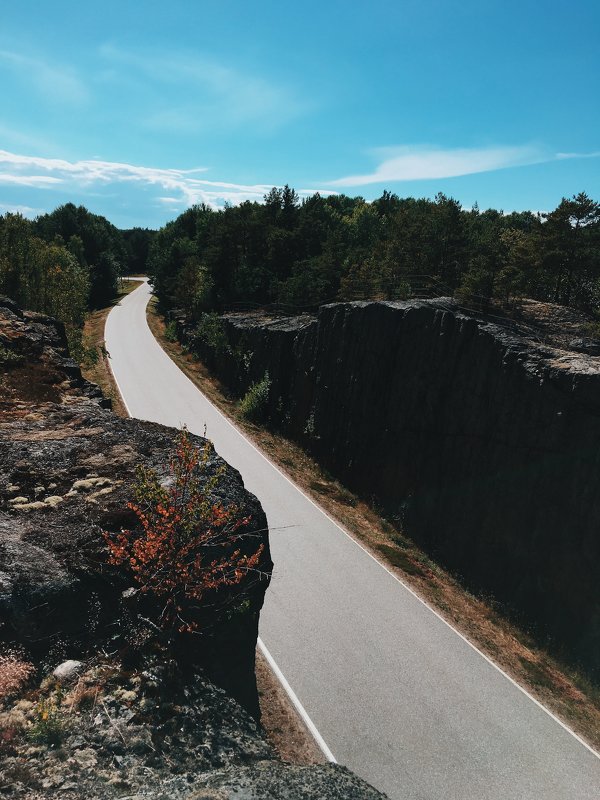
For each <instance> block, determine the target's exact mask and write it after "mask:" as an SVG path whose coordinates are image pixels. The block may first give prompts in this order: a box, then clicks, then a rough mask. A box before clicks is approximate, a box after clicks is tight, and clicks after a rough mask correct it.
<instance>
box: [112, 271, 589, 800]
mask: <svg viewBox="0 0 600 800" xmlns="http://www.w3.org/2000/svg"><path fill="white" fill-rule="evenodd" d="M149 298H150V288H149V286H148V285H147V284H143V285H142V286H141V287H140V288H138V289H136V290H135V291H134V292H132V293H131V294H129V295H128V296H127V297H125V298H124V299H123V300H122V301H121V303H120V304H119V305H118V306H116V307H115V308H114V309H113V310H112V311H111V313H110V314H109V316H108V320H107V324H106V346H107V349H108V351H109V353H110V356H111V362H110V363H111V366H112V370H113V373H114V376H115V378H116V380H117V383H118V385H119V387H120V390H121V393H122V395H123V398H124V400H125V403H126V405H127V407H128V409H129V411H130V413H131V415H132V416H134V417H138V418H139V419H146V420H152V421H154V422H160V423H162V424H164V425H171V426H175V427H179V426H181V425H183V424H185V425H187V427H188V428H189V429H190V431H192V432H193V433H198V434H202V433H203V431H204V427H205V425H206V429H207V435H208V436H209V437H210V438H211V439H212V440H213V442H214V444H215V447H216V449H217V451H218V452H219V453H220V455H221V456H223V458H225V459H226V460H227V461H229V462H230V463H231V464H233V465H234V466H235V467H237V469H239V471H240V472H241V474H242V476H243V478H244V482H245V484H246V486H247V487H248V489H250V491H252V492H254V494H256V495H257V496H258V498H259V499H260V501H261V503H262V505H263V507H264V509H265V511H266V513H267V517H268V519H269V525H270V530H271V548H272V552H273V560H274V562H275V573H274V576H273V582H272V584H271V589H270V590H269V592H268V594H267V599H266V603H265V606H264V610H263V613H262V616H261V626H260V627H261V638H262V640H263V641H264V643H265V644H266V647H267V648H268V650H269V651H270V652H271V654H272V656H273V657H274V659H275V661H276V662H277V664H278V666H279V667H280V669H281V671H282V672H283V674H284V675H285V677H286V678H287V680H288V682H289V684H290V685H291V687H292V689H293V690H294V691H295V693H296V695H297V696H298V698H299V700H300V702H301V703H302V705H303V706H304V708H305V709H306V711H307V712H308V714H309V715H310V718H311V719H312V720H313V722H314V724H315V725H316V727H317V728H318V730H319V731H320V733H321V735H322V736H323V738H324V740H325V742H327V745H328V746H329V747H330V748H331V751H332V752H333V754H334V755H335V758H336V759H337V760H338V761H339V762H340V763H342V764H346V765H347V766H348V767H350V768H351V769H353V770H354V771H355V772H357V773H358V774H359V775H360V776H362V777H363V778H365V779H366V780H367V781H369V782H370V783H372V784H373V785H374V786H376V787H377V788H378V789H380V790H382V791H384V792H386V793H387V794H388V795H389V796H390V797H391V798H398V800H400V798H403V799H406V798H410V799H411V800H417V799H418V800H442V799H443V800H541V799H542V798H543V800H598V798H600V758H599V757H598V756H597V755H596V754H595V753H594V752H593V751H591V750H590V749H589V748H588V747H587V746H586V745H584V744H583V743H582V742H581V741H580V740H578V739H577V738H576V737H575V736H574V735H573V734H572V733H570V732H569V731H568V730H566V729H565V728H564V727H563V726H562V725H561V724H560V723H559V722H558V721H557V720H556V719H555V718H554V717H552V716H551V715H550V714H549V713H548V712H546V711H545V710H544V709H543V708H541V707H540V706H539V705H538V704H537V703H536V702H535V701H534V700H533V699H532V698H530V697H529V696H528V695H526V694H525V693H524V692H523V691H522V690H521V689H519V688H518V687H517V686H516V685H515V684H514V683H513V682H512V681H511V680H510V679H509V678H507V676H505V675H504V674H503V673H502V672H501V671H499V670H498V669H497V668H496V667H495V666H494V665H493V664H491V663H490V662H489V661H488V660H487V659H486V658H485V657H484V656H482V655H481V654H480V653H479V652H478V651H477V650H476V649H475V648H473V647H472V646H471V645H470V644H469V643H468V642H467V641H466V640H465V639H463V638H462V637H461V636H460V635H459V634H458V633H457V632H456V631H454V629H452V628H451V627H450V626H449V625H448V624H446V623H445V622H444V621H443V620H441V619H440V618H439V617H438V616H437V615H436V614H435V612H433V611H432V610H431V609H430V608H429V607H428V606H426V605H425V604H424V603H423V602H422V601H420V600H419V599H418V598H417V597H416V596H415V595H414V594H413V593H412V592H411V591H410V590H409V589H408V588H407V587H405V586H404V585H403V584H402V583H401V582H400V581H399V580H398V579H397V578H395V577H394V576H393V575H391V574H390V573H389V572H387V571H386V569H385V568H383V567H382V566H381V564H379V563H378V562H377V561H376V560H375V559H374V558H372V557H371V556H370V555H369V554H368V553H366V552H365V551H364V550H363V549H362V548H361V546H360V545H358V544H357V543H356V542H355V541H354V540H353V539H351V538H350V537H349V536H348V535H347V534H346V533H345V532H344V531H342V530H341V529H340V528H339V527H338V526H337V525H336V524H335V523H334V522H333V521H332V520H330V519H329V518H328V517H327V516H326V515H325V514H324V512H322V511H321V510H320V509H319V508H318V507H317V506H316V505H315V504H314V503H313V502H312V501H311V500H309V499H308V498H307V497H306V496H305V495H304V494H303V493H302V492H301V491H300V490H299V489H298V488H297V487H295V486H294V485H293V484H292V483H291V482H290V481H289V480H288V479H287V478H286V477H285V476H283V475H282V474H281V473H280V472H279V471H278V470H277V468H276V467H275V466H274V465H273V464H271V462H270V461H268V460H267V459H266V458H265V457H264V456H263V455H262V454H261V453H259V451H258V450H256V448H255V447H254V446H253V445H252V444H251V443H250V442H249V441H248V440H247V439H246V438H245V437H244V436H243V435H242V434H241V433H240V432H239V431H238V430H237V429H236V428H235V427H234V426H233V425H232V424H231V423H230V422H229V421H228V420H227V419H226V418H225V417H224V416H223V415H222V414H221V413H220V412H219V411H218V410H217V409H216V408H215V407H214V406H213V405H211V403H210V402H209V401H208V400H207V399H206V398H205V397H204V396H203V395H202V394H201V392H200V391H199V390H198V389H197V388H196V387H195V386H194V385H193V384H192V383H191V381H190V380H189V379H188V378H187V377H186V376H185V375H184V374H183V373H182V372H181V371H180V370H179V369H178V367H177V366H175V364H174V363H173V362H172V361H171V360H170V358H169V357H168V356H167V355H166V354H165V352H164V351H163V350H162V348H161V347H160V346H159V344H158V343H157V342H156V340H155V339H154V337H153V336H152V333H151V332H150V330H149V328H148V326H147V323H146V314H145V311H146V304H147V302H148V300H149Z"/></svg>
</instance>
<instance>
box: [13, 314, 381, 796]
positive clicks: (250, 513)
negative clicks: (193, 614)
mask: <svg viewBox="0 0 600 800" xmlns="http://www.w3.org/2000/svg"><path fill="white" fill-rule="evenodd" d="M105 405H107V404H106V401H104V399H103V398H102V395H101V393H100V391H99V390H98V389H97V387H94V386H92V385H91V384H89V383H87V382H86V381H84V380H83V379H82V378H81V374H80V372H79V369H78V367H77V365H76V364H75V363H74V362H72V361H71V360H70V359H69V357H68V353H67V350H66V340H65V337H64V331H63V330H62V328H61V326H60V325H59V324H58V323H56V322H55V321H53V320H50V319H48V318H46V317H43V316H42V315H38V314H29V313H23V312H22V311H21V310H20V309H18V308H17V307H16V306H15V305H14V304H13V303H12V302H11V301H8V300H5V299H0V795H2V796H6V797H24V798H25V797H28V798H40V797H65V798H78V797H84V796H85V797H88V798H96V797H98V798H112V797H128V798H138V797H139V798H165V799H166V798H182V799H183V798H189V800H191V799H192V798H196V799H197V800H200V798H233V797H235V798H280V797H281V798H325V797H327V798H359V799H360V798H365V799H366V798H376V797H380V796H381V795H379V793H377V792H376V791H375V790H374V789H372V788H371V787H369V786H368V785H367V784H365V783H364V782H363V781H361V780H360V779H359V778H357V777H356V776H354V775H352V774H351V773H350V772H348V771H347V770H345V769H344V768H342V767H339V766H337V765H326V766H310V767H299V766H294V765H290V764H287V763H284V762H281V761H280V760H278V758H277V756H276V755H275V753H274V752H273V750H272V749H271V747H270V745H269V744H268V743H267V741H266V739H265V738H264V735H263V733H262V731H261V729H260V725H259V723H258V722H257V719H258V715H259V712H258V701H257V693H256V681H255V676H254V652H255V646H256V636H257V628H258V615H259V611H260V608H261V606H262V602H263V597H264V592H265V590H266V588H267V585H268V580H269V576H270V572H271V560H270V555H269V548H268V535H267V527H266V519H265V517H264V513H263V511H262V509H261V507H260V504H259V503H258V501H257V500H256V498H255V497H254V496H253V495H251V494H249V493H248V492H247V491H246V490H245V489H244V486H243V482H242V480H241V477H240V476H239V474H238V473H237V472H236V471H235V470H233V469H232V468H231V467H229V466H228V465H226V464H224V463H223V462H222V461H221V460H220V459H219V458H218V457H217V456H216V455H213V456H212V457H211V460H210V463H209V471H210V473H211V474H212V475H214V474H217V475H218V481H217V482H216V485H215V486H214V488H213V489H212V490H211V497H213V499H214V501H215V502H217V501H218V502H221V503H222V504H223V505H224V506H225V507H230V506H235V507H236V509H237V510H238V511H239V514H240V516H241V517H243V518H244V519H247V522H246V523H245V529H244V535H245V537H246V540H247V541H249V542H250V543H251V547H252V548H253V549H256V548H257V547H259V546H260V545H262V550H261V563H260V564H259V568H258V570H257V571H256V574H258V575H259V576H260V578H259V579H257V578H256V577H254V578H253V579H252V581H244V582H242V584H240V586H238V587H235V589H234V590H232V592H234V593H235V592H238V593H239V599H241V600H243V602H237V601H236V597H235V596H232V603H231V608H232V612H231V613H230V614H228V615H226V616H225V617H223V616H222V615H220V616H219V617H217V616H215V619H214V620H213V621H212V623H213V624H210V622H211V621H210V619H208V620H207V614H208V617H210V612H206V613H205V614H204V617H203V623H204V626H203V630H204V631H205V633H204V634H203V635H202V636H195V637H192V638H191V639H190V642H187V643H186V644H185V646H184V647H181V648H180V650H177V648H173V647H172V646H171V644H169V645H167V644H165V643H164V642H161V641H155V640H153V638H152V636H151V635H150V634H149V630H148V628H147V627H144V625H143V624H140V623H139V614H138V615H137V616H136V613H135V612H133V611H132V610H131V608H130V606H129V605H128V603H127V602H126V601H124V599H123V593H124V592H125V597H127V596H128V593H127V592H126V590H127V589H129V588H130V586H131V577H130V576H128V575H127V573H126V572H125V571H124V570H123V569H122V568H118V567H115V566H111V565H109V564H108V563H107V554H106V547H105V540H104V537H103V535H102V532H103V531H108V532H118V531H120V530H121V529H123V528H130V527H132V526H133V525H135V524H136V518H135V517H134V515H133V513H132V511H130V510H129V509H128V507H127V503H128V502H129V501H131V500H132V492H133V488H132V487H133V483H134V473H135V468H136V466H138V465H140V464H141V465H145V466H146V467H151V468H153V469H154V470H156V471H157V472H158V473H159V475H163V474H164V475H165V478H166V477H167V472H168V466H167V465H168V462H169V454H170V452H171V449H172V446H173V441H174V435H175V434H174V432H173V431H172V430H169V429H167V428H164V427H162V426H158V425H154V424H151V423H144V422H139V421H135V420H122V419H120V418H118V417H116V416H115V415H113V414H112V413H111V412H110V411H109V410H107V409H106V408H103V406H105ZM195 441H197V442H198V443H199V444H200V443H201V440H198V439H196V440H195ZM182 652H185V658H182Z"/></svg>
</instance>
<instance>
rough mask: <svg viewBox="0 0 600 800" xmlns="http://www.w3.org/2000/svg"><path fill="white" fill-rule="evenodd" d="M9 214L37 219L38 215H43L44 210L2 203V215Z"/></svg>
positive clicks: (0, 208) (0, 211)
mask: <svg viewBox="0 0 600 800" xmlns="http://www.w3.org/2000/svg"><path fill="white" fill-rule="evenodd" d="M6 212H9V213H11V214H22V215H23V216H24V217H37V216H38V214H43V213H44V209H43V208H32V207H31V206H21V205H17V204H11V203H0V213H2V214H4V213H6Z"/></svg>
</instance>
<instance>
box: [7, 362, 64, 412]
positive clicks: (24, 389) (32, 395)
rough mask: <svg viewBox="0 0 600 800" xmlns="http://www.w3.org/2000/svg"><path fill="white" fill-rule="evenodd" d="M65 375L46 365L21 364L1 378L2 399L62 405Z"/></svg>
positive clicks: (8, 370) (10, 369)
mask: <svg viewBox="0 0 600 800" xmlns="http://www.w3.org/2000/svg"><path fill="white" fill-rule="evenodd" d="M63 380H64V375H59V374H58V373H57V371H56V370H55V369H53V368H52V367H50V366H48V365H46V364H32V363H26V364H19V365H17V366H14V367H12V368H9V369H7V370H6V372H4V374H2V375H1V376H0V381H1V382H0V397H1V398H2V399H3V400H9V401H10V400H12V401H15V400H21V401H24V402H28V403H60V401H61V392H60V388H59V385H60V384H61V383H62V381H63Z"/></svg>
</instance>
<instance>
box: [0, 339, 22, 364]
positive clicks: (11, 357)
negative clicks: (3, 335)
mask: <svg viewBox="0 0 600 800" xmlns="http://www.w3.org/2000/svg"><path fill="white" fill-rule="evenodd" d="M21 361H23V356H21V355H19V353H15V352H14V350H8V349H7V348H6V347H4V345H2V344H0V367H14V366H16V365H17V364H20V363H21Z"/></svg>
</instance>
